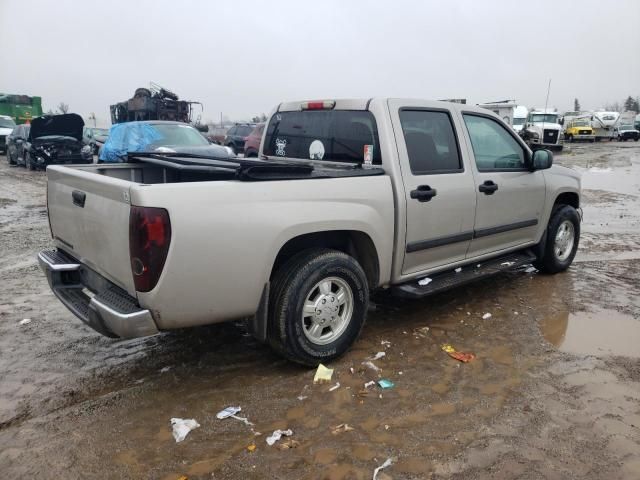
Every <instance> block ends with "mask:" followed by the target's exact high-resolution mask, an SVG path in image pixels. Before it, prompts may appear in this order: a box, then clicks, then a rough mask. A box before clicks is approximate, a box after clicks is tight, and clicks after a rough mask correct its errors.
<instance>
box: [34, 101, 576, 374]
mask: <svg viewBox="0 0 640 480" xmlns="http://www.w3.org/2000/svg"><path fill="white" fill-rule="evenodd" d="M47 174H48V192H47V198H48V210H49V221H50V225H51V233H52V236H53V240H54V243H55V249H54V250H48V251H43V252H41V253H40V255H39V261H40V264H41V266H42V268H43V270H44V271H45V273H46V275H47V278H48V280H49V283H50V285H51V288H52V289H53V291H54V293H55V295H56V296H57V297H58V298H59V299H60V300H61V301H62V302H63V303H64V304H65V305H66V306H67V307H68V308H69V309H70V310H71V311H72V312H73V313H74V314H75V315H76V316H78V317H79V318H80V319H81V320H82V321H83V322H85V323H86V324H88V325H89V326H91V327H92V328H94V329H95V330H97V331H98V332H100V333H102V334H103V335H107V336H109V337H123V338H130V337H137V336H145V335H153V334H156V333H158V332H159V331H162V330H170V329H176V328H183V327H191V326H196V325H205V324H211V323H216V322H224V321H228V320H236V319H247V320H248V326H249V329H250V331H251V332H252V333H253V334H254V335H255V336H256V338H258V339H260V340H261V341H266V342H268V343H269V344H270V345H272V346H273V348H275V350H276V351H278V352H280V353H281V354H282V355H284V356H286V357H287V358H289V359H291V360H294V361H296V362H299V363H302V364H306V365H315V364H317V363H318V362H321V361H328V360H331V359H333V358H335V357H337V356H339V355H340V354H342V353H343V352H345V350H347V349H348V348H349V346H350V345H351V344H352V343H353V342H354V341H355V340H356V338H357V337H358V334H359V332H360V330H361V329H362V327H363V325H364V323H365V318H366V315H367V309H368V302H369V294H370V293H371V292H372V291H373V290H376V289H390V290H391V292H392V293H393V294H395V295H398V296H402V297H405V298H420V297H423V296H425V295H429V294H432V293H435V292H438V291H441V290H444V289H448V288H451V287H455V286H457V285H460V284H462V283H465V282H470V281H473V280H478V279H481V278H484V277H487V276H489V275H492V274H495V273H496V272H499V271H501V270H505V269H513V268H515V267H518V266H521V265H527V264H530V263H533V264H534V265H535V266H536V267H537V268H539V269H540V270H541V271H543V272H547V273H555V272H560V271H563V270H565V269H567V268H568V267H569V265H570V264H571V262H572V261H573V258H574V255H575V253H576V249H577V247H578V240H579V235H580V220H581V218H580V215H579V212H580V177H579V175H578V174H577V173H576V172H574V171H573V170H570V169H567V168H563V167H559V166H552V155H551V153H550V152H549V151H547V150H537V151H536V152H535V153H532V152H531V150H529V148H528V147H527V146H526V144H525V143H524V142H523V141H522V140H521V139H520V138H519V137H518V136H517V135H516V134H515V133H514V132H513V131H512V129H511V128H510V127H509V126H508V125H506V124H504V123H503V122H502V121H501V119H500V118H498V117H497V116H496V115H494V114H492V113H491V112H488V111H487V110H485V109H482V108H476V107H472V106H468V105H459V104H453V103H444V102H433V101H425V100H403V99H391V98H390V99H386V98H384V99H383V98H373V99H363V100H357V99H349V100H324V101H309V102H289V103H282V104H280V105H279V106H278V107H277V109H276V110H275V111H274V112H273V114H272V115H271V117H270V119H269V121H268V123H267V125H266V128H265V134H264V137H263V139H262V144H261V147H260V158H258V159H242V158H219V159H218V158H213V157H207V158H203V157H201V156H193V155H187V154H179V153H174V154H171V153H163V152H139V153H135V154H130V155H129V158H128V160H127V163H120V164H97V165H83V166H50V167H49V168H48V169H47ZM460 269H461V270H460Z"/></svg>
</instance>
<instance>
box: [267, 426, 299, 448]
mask: <svg viewBox="0 0 640 480" xmlns="http://www.w3.org/2000/svg"><path fill="white" fill-rule="evenodd" d="M291 435H293V431H292V430H291V429H288V430H275V431H274V432H273V433H272V434H271V435H269V436H268V437H267V445H269V446H272V445H273V444H274V443H276V442H277V441H278V440H280V439H281V438H282V437H283V436H284V437H290V436H291Z"/></svg>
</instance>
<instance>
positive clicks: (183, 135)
mask: <svg viewBox="0 0 640 480" xmlns="http://www.w3.org/2000/svg"><path fill="white" fill-rule="evenodd" d="M152 127H153V129H154V130H155V131H156V132H158V133H159V134H160V136H161V137H162V138H161V139H160V140H158V141H156V142H154V143H158V144H162V145H167V146H169V145H180V146H199V145H209V142H208V141H207V139H206V138H204V137H203V136H202V134H200V132H198V131H197V130H196V129H195V128H193V127H190V126H188V125H172V124H166V125H163V124H154V125H152Z"/></svg>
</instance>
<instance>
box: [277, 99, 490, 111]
mask: <svg viewBox="0 0 640 480" xmlns="http://www.w3.org/2000/svg"><path fill="white" fill-rule="evenodd" d="M389 100H401V101H403V102H405V103H406V104H407V105H411V104H412V103H415V104H418V102H419V103H421V104H423V103H424V102H425V101H428V102H429V103H432V104H433V107H434V108H438V107H440V108H448V109H450V110H458V111H467V112H478V113H482V114H485V115H486V114H491V115H495V114H494V113H493V112H491V111H490V110H487V109H485V108H481V107H478V106H473V105H468V104H462V103H455V102H445V101H441V100H429V99H425V98H399V97H373V98H335V99H334V98H325V99H313V100H296V101H288V102H282V103H281V104H280V105H278V107H277V108H276V112H299V111H301V110H306V109H307V108H309V105H310V104H320V103H326V102H328V103H327V104H326V105H327V106H326V107H325V108H326V109H330V110H369V105H371V103H374V102H375V103H379V102H381V103H385V104H386V103H387V102H388V101H389ZM309 109H311V108H309ZM318 109H322V108H318Z"/></svg>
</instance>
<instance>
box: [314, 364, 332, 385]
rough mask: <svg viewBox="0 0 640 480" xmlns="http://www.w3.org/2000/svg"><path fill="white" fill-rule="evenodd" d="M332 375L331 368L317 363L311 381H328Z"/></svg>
mask: <svg viewBox="0 0 640 480" xmlns="http://www.w3.org/2000/svg"><path fill="white" fill-rule="evenodd" d="M332 376H333V368H327V367H325V366H324V365H323V364H320V365H318V369H317V370H316V374H315V376H314V377H313V383H321V382H330V381H331V377H332Z"/></svg>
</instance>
